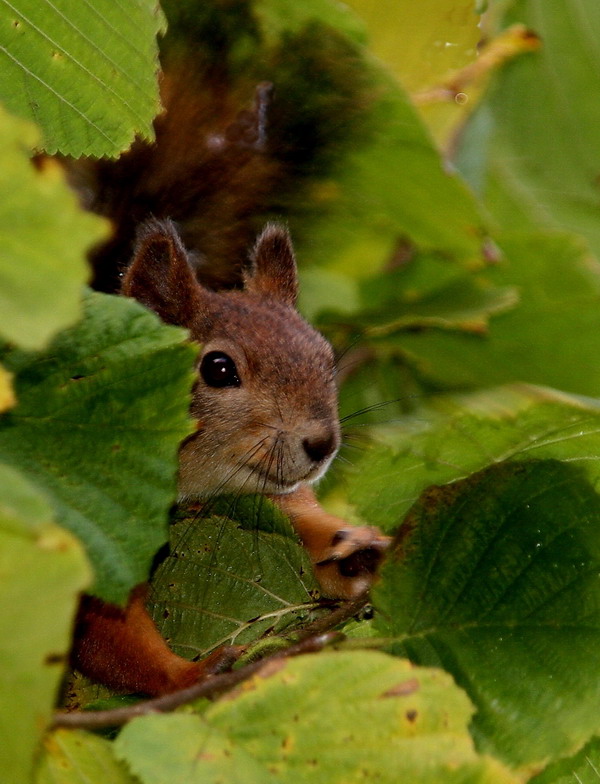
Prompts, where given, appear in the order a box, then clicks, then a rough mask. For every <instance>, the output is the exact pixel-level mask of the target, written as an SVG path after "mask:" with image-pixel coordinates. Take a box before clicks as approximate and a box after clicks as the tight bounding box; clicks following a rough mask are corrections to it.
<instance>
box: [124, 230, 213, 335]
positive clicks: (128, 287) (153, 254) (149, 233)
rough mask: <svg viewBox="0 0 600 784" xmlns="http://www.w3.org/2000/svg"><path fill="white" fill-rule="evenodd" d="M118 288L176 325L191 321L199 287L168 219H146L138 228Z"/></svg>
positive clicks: (197, 301) (177, 236)
mask: <svg viewBox="0 0 600 784" xmlns="http://www.w3.org/2000/svg"><path fill="white" fill-rule="evenodd" d="M121 291H122V293H123V294H125V295H126V296H128V297H133V298H134V299H137V300H138V302H141V303H142V304H143V305H146V306H147V307H149V308H150V309H151V310H153V311H154V312H155V313H157V314H158V315H159V316H160V317H161V319H162V320H163V321H166V322H167V323H168V324H177V325H178V326H184V327H185V326H188V325H189V324H191V322H192V320H193V318H194V314H195V313H196V312H197V310H198V307H199V305H200V299H201V293H202V289H201V287H200V285H199V284H198V282H197V280H196V277H195V275H194V273H193V271H192V268H191V267H190V264H189V261H188V257H187V253H186V251H185V248H184V247H183V244H182V242H181V240H180V238H179V235H178V234H177V230H176V229H175V226H174V225H173V223H172V222H171V221H170V220H155V219H152V220H149V221H146V223H144V224H143V225H142V226H141V228H140V229H139V231H138V235H137V241H136V246H135V252H134V256H133V261H132V262H131V264H130V265H129V268H128V270H127V272H126V273H125V276H124V278H123V283H122V286H121Z"/></svg>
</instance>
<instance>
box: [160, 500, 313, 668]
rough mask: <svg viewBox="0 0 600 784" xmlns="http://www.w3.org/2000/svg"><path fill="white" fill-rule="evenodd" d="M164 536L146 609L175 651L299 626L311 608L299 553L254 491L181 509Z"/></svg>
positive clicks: (307, 574)
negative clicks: (166, 549) (197, 509)
mask: <svg viewBox="0 0 600 784" xmlns="http://www.w3.org/2000/svg"><path fill="white" fill-rule="evenodd" d="M170 540H171V548H170V555H169V557H168V558H167V559H165V561H164V562H163V563H162V564H161V565H160V566H159V568H158V569H157V570H156V573H155V574H154V575H153V578H152V593H151V597H150V601H149V605H148V607H149V609H150V611H151V612H152V615H153V617H154V620H155V621H156V623H157V625H158V626H159V628H160V630H161V632H162V634H163V635H164V637H165V638H166V639H167V640H168V641H169V644H170V645H171V647H172V648H173V650H175V652H176V653H179V654H181V655H182V656H185V657H187V658H192V657H194V656H198V655H200V656H202V655H205V654H206V653H208V652H209V651H210V650H212V649H213V648H215V647H217V646H218V645H223V644H225V643H231V644H240V645H241V644H246V643H248V642H250V641H253V640H256V639H257V638H258V637H260V636H262V635H263V634H265V633H277V632H281V631H283V630H285V629H287V628H289V627H290V626H294V625H297V624H298V622H299V621H301V622H304V623H306V621H307V620H309V618H310V617H312V615H313V614H314V613H315V611H316V610H317V609H318V602H317V599H318V593H319V591H318V585H317V582H316V580H315V577H314V575H313V573H312V568H311V565H310V560H309V558H308V555H307V553H306V551H305V550H304V548H302V547H301V545H300V544H299V542H298V539H297V536H296V535H295V534H294V532H293V531H292V529H291V527H290V525H289V523H287V521H286V520H285V519H284V518H283V516H282V515H281V513H280V512H278V510H277V509H276V508H275V507H274V506H273V505H272V504H270V503H269V502H268V501H266V500H265V499H264V498H262V497H260V496H258V497H254V496H251V497H248V498H239V499H227V498H224V499H222V500H221V501H219V502H217V503H215V504H214V505H211V507H210V510H207V513H204V514H200V513H196V514H194V513H192V514H190V513H189V512H186V511H185V510H183V516H181V517H180V519H179V520H178V521H177V522H176V523H174V524H173V525H172V526H171V530H170Z"/></svg>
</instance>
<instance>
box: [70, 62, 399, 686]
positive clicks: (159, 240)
mask: <svg viewBox="0 0 600 784" xmlns="http://www.w3.org/2000/svg"><path fill="white" fill-rule="evenodd" d="M203 78H204V77H203V74H202V73H201V69H200V68H199V67H189V64H188V65H186V63H185V62H181V61H180V59H178V58H177V57H170V56H169V55H168V54H165V53H164V51H163V75H162V79H161V85H162V86H161V93H162V101H163V105H164V107H165V111H164V112H163V113H162V114H161V115H160V116H159V117H158V118H157V120H156V121H155V130H156V142H155V143H154V144H147V143H145V142H136V143H135V144H134V145H133V147H132V149H131V150H130V151H129V152H128V153H126V154H124V155H123V156H122V157H121V158H120V159H119V160H117V161H96V162H94V161H90V160H86V161H65V162H64V164H65V167H66V169H67V171H68V174H69V178H70V180H71V182H72V184H73V185H74V186H75V187H76V188H77V190H78V191H79V193H80V195H81V198H82V201H83V202H84V204H85V205H86V206H87V207H88V208H89V209H91V210H93V211H95V212H98V213H100V214H104V215H107V216H108V217H109V218H111V220H112V222H113V226H114V234H113V237H112V239H111V240H110V241H109V242H108V243H106V244H105V245H103V246H102V247H100V248H97V249H96V250H95V251H94V253H93V257H92V263H93V266H94V270H95V285H96V287H97V288H99V289H104V290H114V289H115V288H119V289H120V293H121V294H123V295H125V296H129V297H134V298H135V299H136V300H138V301H139V302H141V303H142V304H144V305H146V306H147V307H149V308H150V309H152V310H153V311H155V312H156V313H157V314H158V315H159V316H160V318H161V319H162V320H163V321H165V322H166V323H169V324H176V325H180V326H184V327H186V328H187V329H188V330H189V331H190V336H191V339H192V340H193V341H195V342H197V343H198V344H199V345H201V347H202V349H201V354H200V358H199V361H198V365H197V380H196V382H195V385H194V389H193V396H192V404H191V414H192V416H193V418H194V419H195V420H196V423H197V425H196V431H195V432H194V433H193V434H192V435H191V436H190V437H188V438H187V439H186V440H185V441H184V442H183V444H182V445H181V448H180V452H179V495H180V498H182V499H199V500H200V501H202V499H205V498H207V497H210V496H212V495H214V494H215V493H217V492H219V493H225V492H235V493H256V492H258V493H263V494H266V495H268V496H269V497H270V498H271V499H272V500H273V501H274V502H275V503H276V504H277V505H278V506H279V507H280V508H281V509H282V510H283V511H284V512H285V513H286V514H287V515H289V517H290V519H291V521H292V524H293V525H294V527H295V529H296V531H297V533H298V535H299V537H300V539H301V540H302V542H303V544H304V546H305V547H306V549H307V551H308V552H309V554H310V558H311V560H312V563H313V565H314V568H315V572H316V575H317V577H318V579H319V581H320V584H321V586H322V589H323V592H324V593H325V594H326V595H328V596H331V597H337V598H351V597H354V596H356V595H358V594H359V593H361V592H362V591H364V590H365V589H366V588H368V586H369V584H370V582H371V580H372V578H373V573H374V571H375V568H376V566H377V564H378V562H379V560H380V559H381V556H382V553H383V551H384V550H385V548H386V546H387V543H388V540H387V538H386V537H384V536H382V535H381V534H380V533H379V531H378V530H377V529H375V528H370V527H355V526H351V525H348V524H347V523H346V522H344V521H343V520H341V519H339V518H337V517H334V516H332V515H330V514H328V513H327V512H325V511H324V510H323V509H322V508H321V507H320V506H319V504H318V502H317V500H316V498H315V496H314V493H313V491H312V489H311V484H312V483H314V482H315V481H316V480H318V479H319V478H320V477H321V476H322V475H323V474H324V473H325V471H326V470H327V468H328V466H329V465H330V463H331V461H332V460H333V458H334V457H335V455H336V453H337V450H338V448H339V445H340V425H339V422H338V415H337V390H336V382H335V362H334V356H333V351H332V348H331V346H330V345H329V344H328V342H327V341H326V340H325V339H324V337H323V336H322V335H320V334H319V333H318V332H317V331H315V330H314V329H313V328H312V327H311V326H309V325H308V324H307V323H306V322H305V321H304V320H303V319H302V318H301V316H300V315H299V314H298V312H297V310H296V298H297V288H298V283H297V275H296V262H295V258H294V251H293V248H292V243H291V240H290V237H289V234H288V232H287V230H286V229H285V228H283V227H282V226H281V225H278V224H275V223H268V224H267V225H266V226H265V227H264V228H263V230H262V231H261V232H260V234H259V236H258V239H257V240H256V241H255V244H254V247H253V249H252V250H251V251H250V253H249V254H248V259H247V260H246V262H244V260H243V259H241V258H240V254H239V249H240V247H244V246H246V247H247V245H248V236H249V232H250V231H252V230H253V229H252V223H253V221H252V219H251V218H252V215H255V214H259V215H260V214H262V212H264V211H266V210H267V207H268V204H269V201H268V198H267V197H266V195H265V194H267V193H268V192H269V189H270V188H272V186H273V182H274V181H276V180H277V178H278V177H281V174H282V171H284V170H285V167H286V163H285V161H284V160H283V157H282V156H279V157H278V156H277V155H276V154H274V153H273V150H270V147H272V142H271V136H270V124H269V112H270V109H271V101H272V97H271V93H272V87H271V85H269V84H267V83H260V84H258V86H257V87H255V89H254V99H253V103H252V105H250V106H245V105H244V104H243V102H242V105H241V106H240V100H241V99H240V97H239V95H235V94H234V95H233V96H232V95H230V94H229V93H228V92H227V91H225V90H224V89H222V88H223V83H222V81H221V80H220V78H219V77H215V74H214V73H212V76H211V81H210V82H209V86H208V87H206V85H204V86H203V84H202V80H203ZM284 157H285V156H284ZM217 190H218V191H220V192H221V199H220V202H219V204H218V205H217V202H216V201H215V200H214V199H212V197H211V194H212V192H213V191H217ZM223 193H225V194H226V195H227V194H229V195H230V197H229V198H227V197H226V198H223ZM257 202H258V203H260V204H261V205H262V208H261V209H258V210H256V209H255V210H254V213H253V206H252V205H253V204H256V203H257ZM216 211H218V212H219V214H218V223H215V221H216V218H215V214H216ZM249 215H250V218H249V217H248V216H249ZM149 216H151V217H149ZM132 245H133V252H131V250H130V249H131V247H132ZM128 256H131V259H130V260H128ZM119 282H120V286H119ZM144 598H145V591H144V588H143V587H138V588H137V589H135V590H134V591H133V592H132V595H131V597H130V600H129V603H128V605H127V607H126V608H120V607H117V606H114V605H109V604H106V603H104V602H102V601H101V600H99V599H96V598H94V597H84V599H83V600H82V604H81V607H80V611H79V614H78V618H77V623H76V632H75V643H74V647H73V652H72V662H73V664H74V666H75V667H76V668H77V669H79V670H80V671H82V672H83V673H84V674H86V675H88V676H89V677H91V678H92V679H94V680H97V681H99V682H102V683H104V684H105V685H107V686H109V687H111V688H113V689H117V690H121V691H129V692H143V693H146V694H150V695H158V694H162V693H166V692H170V691H174V690H176V689H179V688H183V687H185V686H188V685H190V684H191V683H193V682H195V681H197V680H198V679H199V678H202V677H204V676H206V675H208V674H210V673H211V672H213V671H214V668H215V667H219V666H220V665H221V664H222V659H223V656H220V655H219V654H216V655H213V656H211V657H209V658H208V659H206V660H204V661H201V662H190V661H187V660H185V659H182V658H180V657H179V656H176V655H175V654H174V653H172V652H171V651H170V649H169V648H168V646H167V645H166V643H165V642H164V640H163V639H162V638H161V636H160V634H159V633H158V631H157V630H156V627H155V626H154V624H153V622H152V620H151V619H150V616H149V615H148V613H147V612H146V610H145V607H144Z"/></svg>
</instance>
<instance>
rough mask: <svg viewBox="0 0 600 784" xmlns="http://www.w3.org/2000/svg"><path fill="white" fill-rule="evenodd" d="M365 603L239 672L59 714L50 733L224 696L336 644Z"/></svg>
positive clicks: (115, 723)
mask: <svg viewBox="0 0 600 784" xmlns="http://www.w3.org/2000/svg"><path fill="white" fill-rule="evenodd" d="M367 600H368V597H367V594H366V593H365V594H362V595H361V596H359V597H358V598H357V599H354V600H353V601H351V602H346V603H344V604H343V605H341V606H340V607H338V608H337V609H336V610H334V611H333V612H332V613H331V614H330V615H328V616H327V617H326V618H320V619H319V620H317V621H315V622H314V623H312V624H311V625H310V626H307V627H306V629H303V630H302V631H301V632H300V634H299V638H300V639H299V642H297V643H295V644H294V645H291V646H290V647H289V648H286V650H284V651H277V652H275V653H273V654H271V655H270V656H266V657H265V658H264V659H260V660H259V661H254V662H250V663H249V664H246V665H245V666H244V667H240V669H239V670H233V671H232V672H225V673H222V674H220V675H212V676H210V677H208V678H207V679H206V680H204V681H201V682H200V683H195V684H194V685H193V686H188V688H186V689H180V690H179V691H175V692H173V693H171V694H165V695H163V696H162V697H156V698H155V699H152V700H144V701H143V702H138V703H136V704H135V705H128V706H127V707H124V708H115V709H113V710H103V711H73V712H71V713H65V712H62V711H59V712H57V713H55V714H54V718H53V720H52V722H51V724H50V729H55V728H57V727H71V728H78V729H100V728H102V727H120V726H122V725H123V724H126V723H127V722H128V721H131V719H135V718H137V717H138V716H146V715H148V714H151V713H166V712H168V711H172V710H175V708H179V707H180V706H181V705H186V704H187V703H189V702H194V701H195V700H197V699H199V698H200V697H207V698H210V699H214V698H215V697H217V696H219V695H220V694H222V693H223V692H226V691H229V690H230V689H232V688H233V687H234V686H237V685H238V684H240V683H242V682H243V681H245V680H247V679H248V678H251V677H252V676H253V675H255V674H256V673H257V672H259V671H260V670H261V669H263V667H266V666H267V665H268V664H270V663H271V662H273V661H276V660H279V659H285V658H289V657H290V656H299V655H300V654H304V653H315V652H317V651H320V650H322V649H323V648H324V647H325V646H327V645H330V644H331V643H333V642H335V641H337V640H339V639H340V637H341V636H342V635H340V634H339V633H337V632H332V631H330V630H331V629H332V628H333V627H334V626H338V625H339V624H341V623H343V622H344V621H346V620H348V619H349V618H352V616H354V615H356V613H357V612H359V611H360V610H361V609H362V608H363V607H364V606H365V604H366V603H367Z"/></svg>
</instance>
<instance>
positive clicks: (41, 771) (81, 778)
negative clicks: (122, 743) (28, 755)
mask: <svg viewBox="0 0 600 784" xmlns="http://www.w3.org/2000/svg"><path fill="white" fill-rule="evenodd" d="M137 781H138V780H137V779H136V778H134V777H133V776H132V775H131V774H130V773H129V772H128V770H127V768H126V767H125V765H123V764H122V763H121V762H119V761H118V760H117V759H116V758H115V756H114V754H113V747H112V744H111V743H109V741H107V740H104V738H99V737H98V736H97V735H92V734H91V733H89V732H82V731H81V730H56V731H55V732H53V733H51V734H50V735H48V736H46V738H45V739H44V748H43V754H42V757H41V760H40V762H39V764H38V767H37V770H36V776H35V784H136V782H137Z"/></svg>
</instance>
